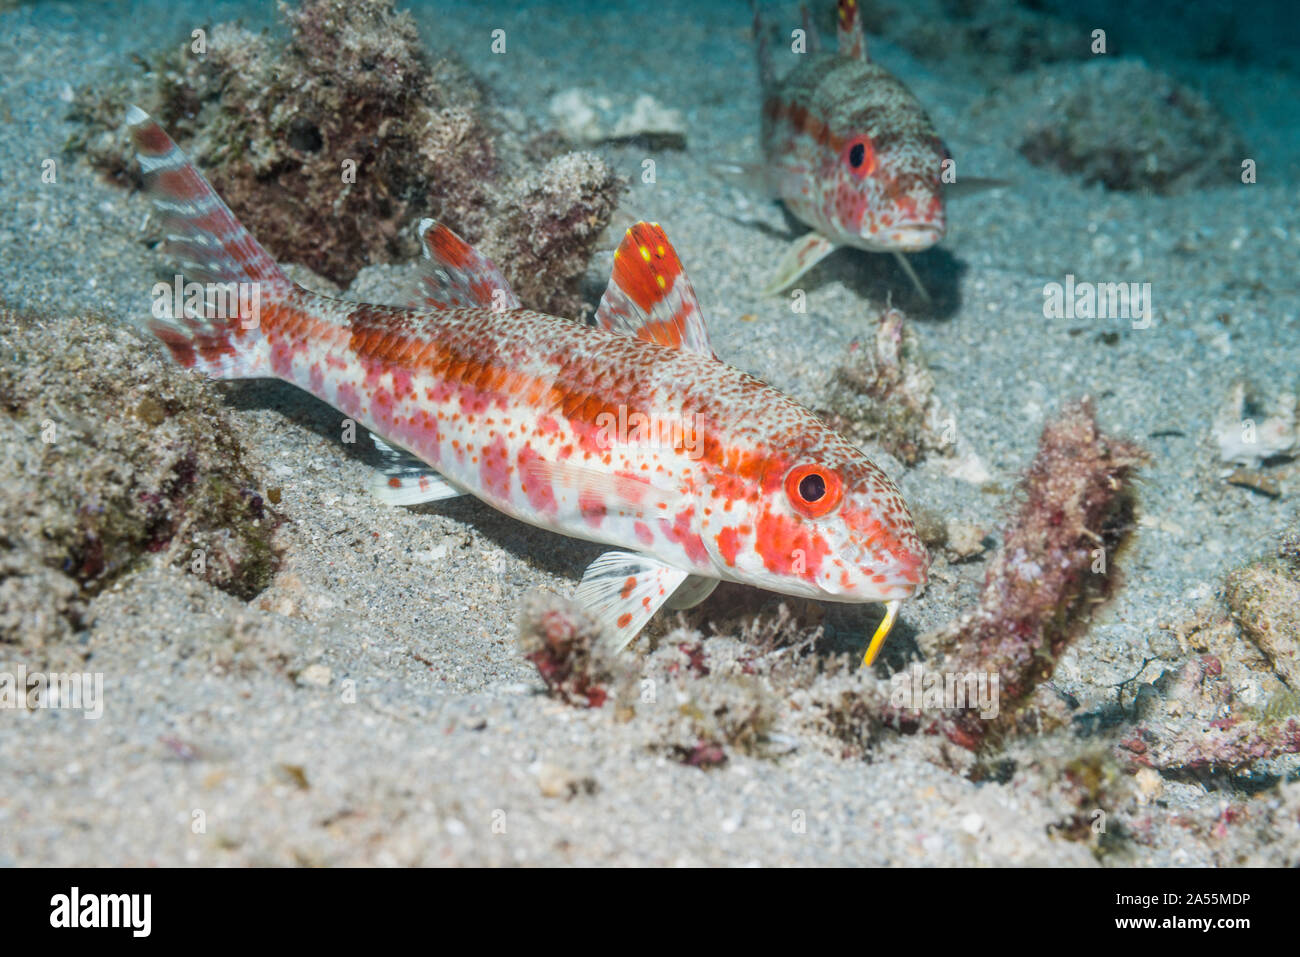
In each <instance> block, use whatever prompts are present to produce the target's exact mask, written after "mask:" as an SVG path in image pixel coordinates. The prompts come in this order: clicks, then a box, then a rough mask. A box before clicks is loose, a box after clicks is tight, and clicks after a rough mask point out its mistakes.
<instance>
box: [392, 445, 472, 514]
mask: <svg viewBox="0 0 1300 957" xmlns="http://www.w3.org/2000/svg"><path fill="white" fill-rule="evenodd" d="M370 440H371V441H372V442H374V443H375V449H376V450H377V451H378V452H379V454H380V456H381V457H382V459H383V462H382V464H381V465H380V467H379V468H378V469H377V470H376V472H375V474H374V477H373V478H372V479H371V483H370V492H371V494H372V495H374V497H375V498H377V499H378V500H379V501H381V502H383V503H385V504H387V505H419V504H420V503H422V502H437V501H440V500H441V499H444V498H455V497H457V496H458V495H464V494H465V491H464V490H463V489H458V488H456V487H455V486H454V485H452V484H451V483H450V482H448V481H447V480H446V479H445V478H443V477H442V476H441V475H439V474H438V473H437V472H436V471H435V470H434V469H433V468H432V467H430V466H429V464H428V463H426V462H423V461H421V460H420V459H418V458H416V457H415V456H414V455H412V454H411V453H410V452H404V451H402V450H401V449H397V448H394V447H393V446H391V445H389V444H388V443H387V442H385V441H384V440H383V439H381V438H380V437H379V436H377V435H374V434H371V436H370Z"/></svg>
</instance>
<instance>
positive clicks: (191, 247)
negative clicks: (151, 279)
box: [126, 106, 294, 379]
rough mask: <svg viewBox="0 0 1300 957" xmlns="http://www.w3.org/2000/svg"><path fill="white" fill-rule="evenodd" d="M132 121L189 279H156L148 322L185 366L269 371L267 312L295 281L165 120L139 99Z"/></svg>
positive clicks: (244, 374) (236, 375)
mask: <svg viewBox="0 0 1300 957" xmlns="http://www.w3.org/2000/svg"><path fill="white" fill-rule="evenodd" d="M126 123H127V127H128V128H129V130H130V133H131V140H132V142H133V143H134V144H135V148H136V154H137V158H138V159H139V161H140V171H141V174H142V175H143V177H144V184H145V189H146V190H147V192H148V194H149V196H150V198H151V199H152V200H153V204H154V208H155V210H156V211H157V214H158V216H159V218H160V219H161V220H162V224H163V228H164V230H165V233H166V236H167V247H168V249H169V251H171V252H172V254H173V255H174V256H175V258H176V260H177V264H178V265H179V266H180V268H181V269H182V270H183V272H184V274H185V277H186V278H187V279H188V280H189V282H187V283H184V284H182V282H181V277H180V276H177V277H176V282H175V285H174V288H172V289H168V288H167V284H166V283H159V284H158V285H155V287H154V304H153V319H152V320H151V321H150V322H149V328H150V330H151V331H152V332H153V333H154V335H156V336H157V337H158V338H159V339H161V340H162V342H163V344H164V345H166V346H167V348H168V349H170V350H171V353H172V356H173V357H174V358H175V359H176V361H177V362H179V363H180V364H181V365H183V366H185V367H186V368H187V369H199V370H201V371H203V372H206V373H207V374H208V375H211V376H215V377H217V378H223V379H241V378H257V377H261V376H270V375H271V374H272V373H271V368H270V360H269V356H270V349H269V346H268V344H267V341H266V338H265V337H264V336H263V335H262V330H261V328H260V326H261V313H262V309H263V307H264V306H265V305H267V304H268V303H272V302H275V301H277V300H279V299H281V298H282V297H283V296H285V295H286V294H287V293H289V292H290V291H291V290H292V289H293V288H294V287H293V283H292V282H291V281H290V280H289V278H288V277H287V276H286V275H285V274H284V272H283V271H282V270H281V269H280V267H279V266H277V265H276V263H275V260H274V259H272V258H271V256H270V255H269V254H268V253H267V251H266V250H265V249H263V248H262V247H261V246H260V245H258V242H257V240H255V239H254V238H253V237H252V235H251V234H250V233H249V232H248V230H246V229H244V227H243V226H241V225H240V223H239V220H237V219H236V218H235V215H234V214H233V213H232V212H231V211H230V209H229V207H227V206H226V204H225V203H223V202H222V201H221V197H220V196H218V195H217V194H216V191H215V190H213V188H212V186H211V185H210V184H209V183H208V181H207V180H206V179H204V178H203V174H201V173H200V172H199V171H198V170H197V169H196V168H195V167H194V164H193V163H191V162H190V161H189V159H188V158H187V157H186V156H185V154H184V153H182V152H181V150H180V147H178V146H177V145H176V144H175V143H173V142H172V140H171V137H169V136H168V135H167V134H166V133H165V132H163V129H162V127H160V126H159V125H158V124H157V123H155V122H154V121H153V120H152V119H151V118H150V117H149V115H148V114H147V113H145V112H144V110H141V109H140V108H139V107H135V106H132V107H130V108H129V109H128V110H127V114H126ZM160 287H161V288H160Z"/></svg>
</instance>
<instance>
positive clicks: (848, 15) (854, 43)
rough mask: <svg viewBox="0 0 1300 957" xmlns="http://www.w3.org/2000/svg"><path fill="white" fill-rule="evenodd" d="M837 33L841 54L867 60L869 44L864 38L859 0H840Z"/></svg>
mask: <svg viewBox="0 0 1300 957" xmlns="http://www.w3.org/2000/svg"><path fill="white" fill-rule="evenodd" d="M835 19H836V23H837V33H838V34H839V38H840V56H846V57H851V58H852V59H854V60H862V61H863V62H864V63H865V62H866V61H867V44H866V42H865V41H864V40H863V39H862V11H861V10H860V9H859V0H839V11H838V13H837V15H836V18H835Z"/></svg>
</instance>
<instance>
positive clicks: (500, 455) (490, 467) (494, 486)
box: [479, 435, 514, 499]
mask: <svg viewBox="0 0 1300 957" xmlns="http://www.w3.org/2000/svg"><path fill="white" fill-rule="evenodd" d="M509 455H510V453H509V452H508V451H507V450H506V443H505V439H503V438H501V436H499V435H498V436H497V437H496V440H495V441H493V442H492V444H491V445H488V446H486V447H484V449H483V461H482V464H480V465H479V478H480V480H481V481H482V482H483V488H484V490H485V491H487V492H489V493H491V494H492V495H494V496H496V497H497V498H498V499H508V498H509V497H510V475H511V473H512V472H513V471H514V469H513V468H512V467H511V465H510V458H509Z"/></svg>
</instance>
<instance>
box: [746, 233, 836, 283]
mask: <svg viewBox="0 0 1300 957" xmlns="http://www.w3.org/2000/svg"><path fill="white" fill-rule="evenodd" d="M835 248H836V247H835V244H834V243H833V242H831V241H830V240H829V239H827V238H826V237H825V236H823V235H822V234H821V233H809V234H808V235H806V236H803V237H801V238H799V239H796V240H795V241H794V242H793V243H791V244H790V247H789V248H788V249H787V250H786V251H785V255H784V256H783V257H781V262H780V264H779V265H778V266H777V267H776V274H775V275H774V276H773V277H772V281H771V282H769V283H768V284H767V286H766V287H765V288H764V289H763V295H764V296H771V295H775V294H776V293H778V292H780V291H781V290H783V289H787V288H789V286H790V285H791V284H792V283H793V282H794V281H795V280H796V279H798V278H799V277H800V276H802V275H803V274H804V273H806V272H807V271H808V270H809V269H812V267H813V266H815V265H817V264H818V263H819V262H821V261H822V260H823V259H825V258H826V257H827V256H829V255H830V254H831V253H832V252H834V251H835Z"/></svg>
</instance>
